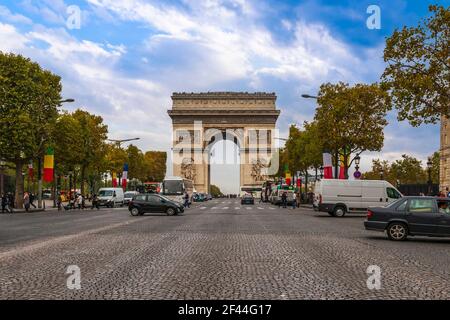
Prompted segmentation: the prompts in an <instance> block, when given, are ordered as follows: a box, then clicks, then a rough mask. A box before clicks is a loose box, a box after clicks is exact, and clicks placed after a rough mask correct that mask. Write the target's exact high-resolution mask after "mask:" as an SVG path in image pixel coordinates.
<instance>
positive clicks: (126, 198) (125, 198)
mask: <svg viewBox="0 0 450 320" xmlns="http://www.w3.org/2000/svg"><path fill="white" fill-rule="evenodd" d="M138 194H139V192H138V191H127V192H125V194H124V195H123V203H124V204H126V205H128V203H129V202H130V201H131V200H133V197H134V196H135V195H138Z"/></svg>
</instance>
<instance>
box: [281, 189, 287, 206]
mask: <svg viewBox="0 0 450 320" xmlns="http://www.w3.org/2000/svg"><path fill="white" fill-rule="evenodd" d="M281 202H282V203H283V208H286V206H287V194H286V192H283V194H282V195H281Z"/></svg>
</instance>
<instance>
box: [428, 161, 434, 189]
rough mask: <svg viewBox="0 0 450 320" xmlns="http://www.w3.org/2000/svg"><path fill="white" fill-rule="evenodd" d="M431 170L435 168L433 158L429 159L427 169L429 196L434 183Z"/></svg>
mask: <svg viewBox="0 0 450 320" xmlns="http://www.w3.org/2000/svg"><path fill="white" fill-rule="evenodd" d="M431 168H433V161H431V157H428V161H427V169H428V195H431V185H432V183H433V181H431Z"/></svg>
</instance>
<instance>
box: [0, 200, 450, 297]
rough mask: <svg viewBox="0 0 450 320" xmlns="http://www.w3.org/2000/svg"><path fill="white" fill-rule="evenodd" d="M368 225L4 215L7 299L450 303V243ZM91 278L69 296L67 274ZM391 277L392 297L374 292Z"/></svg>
mask: <svg viewBox="0 0 450 320" xmlns="http://www.w3.org/2000/svg"><path fill="white" fill-rule="evenodd" d="M363 219H364V217H363V216H361V215H360V216H357V215H353V216H352V215H350V216H347V217H345V218H341V219H337V218H332V217H329V216H328V215H326V214H325V215H324V214H317V213H314V212H313V211H312V210H310V209H307V208H301V209H296V210H293V209H291V208H289V209H278V207H274V206H271V205H270V204H261V205H258V204H255V205H253V206H251V205H249V206H241V205H240V203H239V201H238V199H218V200H213V201H209V202H206V203H199V204H195V206H194V207H193V208H191V209H188V210H187V211H186V213H185V214H184V215H182V216H173V217H169V216H166V215H146V216H143V217H131V216H130V215H129V213H128V211H127V210H126V208H117V209H102V210H101V211H90V210H86V211H84V212H79V211H72V212H61V213H58V212H51V213H50V212H49V213H32V214H16V215H6V214H4V215H0V298H1V299H5V298H6V299H36V298H44V299H372V298H375V299H390V298H395V299H402V298H420V299H428V298H444V299H449V298H450V267H449V266H450V239H433V238H411V239H410V240H408V241H406V242H400V243H397V242H391V241H388V240H387V239H386V237H385V235H383V234H381V233H376V232H375V233H373V232H366V231H365V230H364V228H363V225H362V221H363ZM69 265H77V266H79V267H80V270H81V289H80V290H69V289H68V288H67V286H66V280H67V277H68V276H69V275H67V274H65V272H66V269H67V266H69ZM369 265H378V266H379V267H380V268H381V289H380V290H369V289H368V288H367V285H366V280H367V278H368V275H367V274H366V269H367V267H368V266H369Z"/></svg>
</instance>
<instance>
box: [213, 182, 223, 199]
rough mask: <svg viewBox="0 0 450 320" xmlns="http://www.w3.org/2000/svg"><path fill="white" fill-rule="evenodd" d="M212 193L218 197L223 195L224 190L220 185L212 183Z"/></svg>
mask: <svg viewBox="0 0 450 320" xmlns="http://www.w3.org/2000/svg"><path fill="white" fill-rule="evenodd" d="M211 195H212V196H213V197H214V198H218V197H219V196H221V195H222V191H220V189H219V187H218V186H216V185H214V184H212V185H211Z"/></svg>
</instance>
